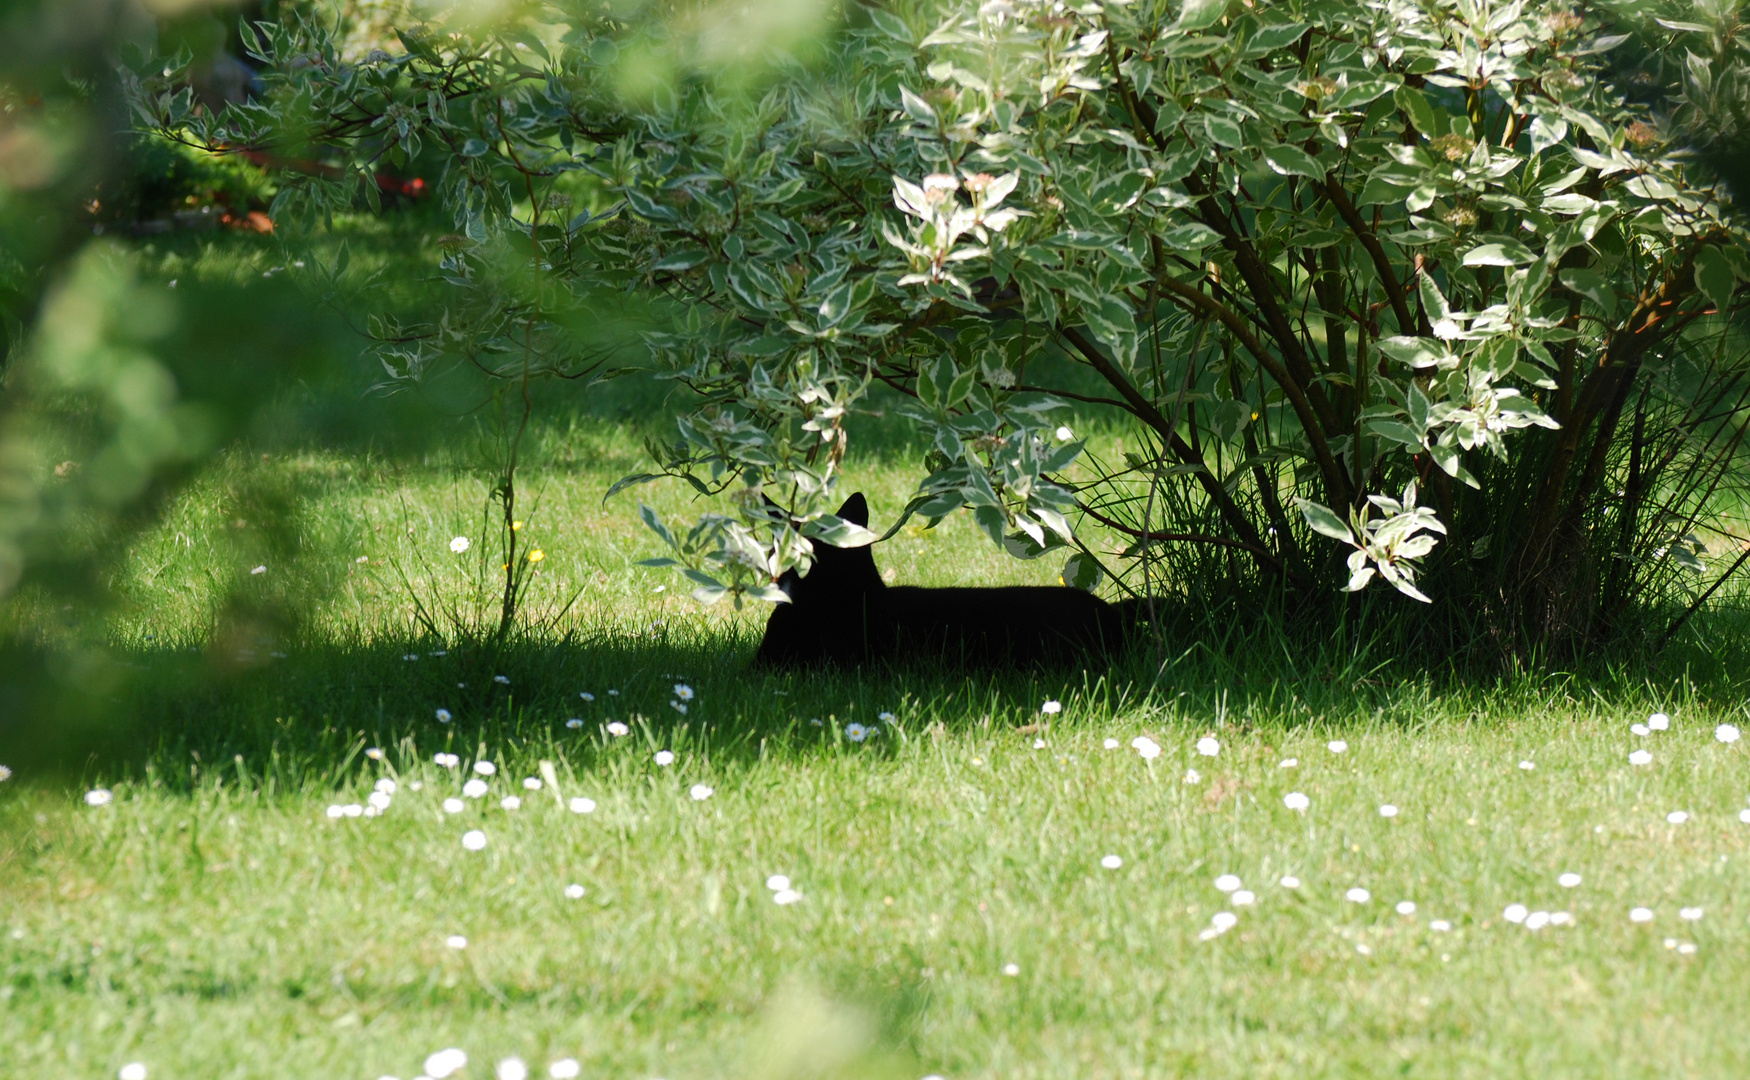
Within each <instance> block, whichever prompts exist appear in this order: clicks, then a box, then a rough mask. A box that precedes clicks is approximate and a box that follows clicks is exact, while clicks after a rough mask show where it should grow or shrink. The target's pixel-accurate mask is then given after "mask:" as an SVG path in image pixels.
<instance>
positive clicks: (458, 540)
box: [450, 536, 470, 555]
mask: <svg viewBox="0 0 1750 1080" xmlns="http://www.w3.org/2000/svg"><path fill="white" fill-rule="evenodd" d="M469 546H470V544H469V541H468V538H467V537H466V536H458V537H455V538H454V539H452V540H451V541H450V550H451V551H453V552H455V553H456V554H457V555H460V554H461V553H462V552H464V551H467V550H468V548H469Z"/></svg>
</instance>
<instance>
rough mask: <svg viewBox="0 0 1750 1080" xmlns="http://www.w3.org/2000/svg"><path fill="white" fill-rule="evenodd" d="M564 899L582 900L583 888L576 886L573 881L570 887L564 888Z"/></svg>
mask: <svg viewBox="0 0 1750 1080" xmlns="http://www.w3.org/2000/svg"><path fill="white" fill-rule="evenodd" d="M565 898H566V899H567V900H582V899H583V886H582V885H579V884H577V883H576V882H575V881H574V882H572V883H571V884H570V885H567V886H565Z"/></svg>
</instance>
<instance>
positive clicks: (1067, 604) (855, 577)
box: [754, 492, 1140, 668]
mask: <svg viewBox="0 0 1750 1080" xmlns="http://www.w3.org/2000/svg"><path fill="white" fill-rule="evenodd" d="M838 516H839V517H841V518H843V519H844V520H846V521H850V522H853V523H855V524H857V525H861V526H863V527H864V528H867V527H868V525H869V504H868V502H867V501H866V500H865V499H864V498H863V493H862V492H858V493H856V494H855V495H852V496H851V497H850V498H849V499H847V500H845V504H844V505H843V506H841V507H839V510H838ZM778 587H779V588H780V589H782V590H783V591H784V593H785V595H786V596H788V597H789V598H790V602H789V603H787V604H779V605H778V606H777V607H776V609H774V610H773V612H772V615H771V618H770V619H768V620H767V621H766V633H765V638H764V639H763V640H762V641H761V642H760V648H759V652H758V653H756V654H755V656H754V663H755V664H756V665H758V666H762V667H807V666H813V665H820V664H837V665H842V666H847V667H854V666H858V665H863V664H878V663H885V662H893V661H934V662H940V663H943V664H946V665H948V666H951V667H960V668H1000V667H1045V666H1054V665H1067V664H1071V663H1074V662H1075V661H1078V660H1083V659H1087V658H1089V657H1096V656H1110V655H1112V654H1114V653H1116V652H1118V651H1119V650H1120V649H1122V648H1123V646H1124V642H1125V639H1126V637H1127V634H1128V632H1129V631H1130V630H1131V629H1133V628H1134V626H1135V624H1136V621H1137V617H1138V615H1139V614H1140V608H1139V607H1138V606H1137V602H1136V601H1123V602H1121V603H1118V604H1109V603H1107V602H1106V601H1104V600H1102V599H1100V598H1099V597H1097V596H1095V595H1093V594H1092V593H1088V592H1084V591H1083V590H1081V589H1074V588H1067V587H1062V586H1055V587H1054V586H1033V585H1009V586H1003V587H1000V588H947V589H927V588H920V587H918V586H913V585H888V584H887V583H886V582H885V581H883V580H882V579H881V572H880V571H879V570H877V569H876V567H875V554H874V552H873V551H872V550H871V549H870V548H869V547H856V548H838V547H833V546H831V545H829V544H825V543H819V542H816V543H815V545H814V565H813V567H811V568H810V569H809V571H808V573H806V574H797V573H796V571H794V570H790V571H787V572H786V573H785V574H784V575H783V576H782V577H780V578H779V579H778Z"/></svg>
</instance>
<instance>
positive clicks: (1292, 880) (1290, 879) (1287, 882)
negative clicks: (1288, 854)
mask: <svg viewBox="0 0 1750 1080" xmlns="http://www.w3.org/2000/svg"><path fill="white" fill-rule="evenodd" d="M1277 884H1279V885H1281V886H1282V887H1283V888H1284V889H1298V888H1300V879H1299V878H1297V877H1295V876H1294V875H1293V874H1286V875H1284V876H1283V878H1282V880H1281V881H1279V882H1277Z"/></svg>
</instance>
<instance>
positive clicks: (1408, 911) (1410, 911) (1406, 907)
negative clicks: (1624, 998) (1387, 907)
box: [1395, 900, 1416, 915]
mask: <svg viewBox="0 0 1750 1080" xmlns="http://www.w3.org/2000/svg"><path fill="white" fill-rule="evenodd" d="M1395 910H1396V911H1397V913H1398V914H1399V915H1414V914H1415V913H1416V902H1415V901H1414V900H1399V901H1398V903H1397V908H1396V909H1395Z"/></svg>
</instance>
